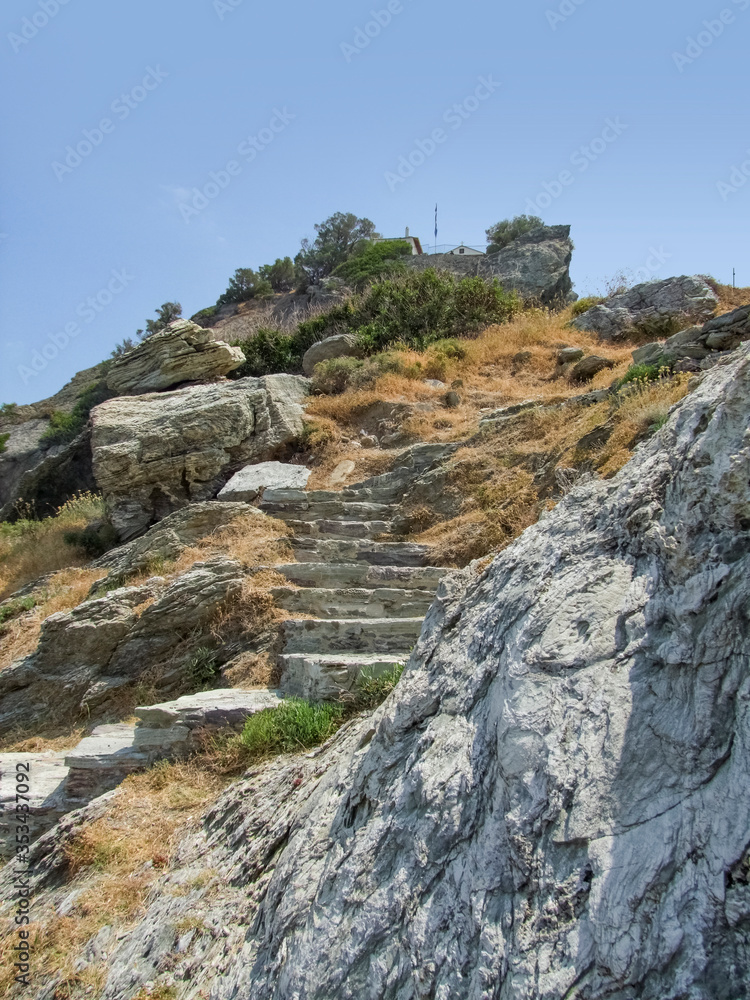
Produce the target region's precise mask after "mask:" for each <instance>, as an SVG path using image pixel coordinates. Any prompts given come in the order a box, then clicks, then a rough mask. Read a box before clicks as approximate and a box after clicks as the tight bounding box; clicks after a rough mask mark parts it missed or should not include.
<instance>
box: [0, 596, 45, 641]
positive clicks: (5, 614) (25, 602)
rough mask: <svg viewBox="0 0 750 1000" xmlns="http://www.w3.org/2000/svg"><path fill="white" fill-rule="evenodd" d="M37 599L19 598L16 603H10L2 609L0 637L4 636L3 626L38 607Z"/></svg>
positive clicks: (0, 611) (0, 613)
mask: <svg viewBox="0 0 750 1000" xmlns="http://www.w3.org/2000/svg"><path fill="white" fill-rule="evenodd" d="M36 602H37V599H36V597H32V596H29V597H18V598H16V599H15V600H14V601H8V603H7V604H4V605H3V606H2V607H0V635H2V634H3V631H4V629H3V626H4V625H5V623H6V622H9V621H11V620H12V619H13V618H18V616H19V615H22V614H23V613H24V612H25V611H31V610H32V609H33V608H35V607H36Z"/></svg>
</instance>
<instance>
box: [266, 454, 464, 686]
mask: <svg viewBox="0 0 750 1000" xmlns="http://www.w3.org/2000/svg"><path fill="white" fill-rule="evenodd" d="M426 458H427V459H428V461H427V462H426V463H425V464H430V462H431V461H434V459H433V457H432V453H430V452H428V453H427V455H426ZM414 474H415V473H414V471H413V470H412V469H409V470H407V472H406V475H405V474H404V470H397V471H396V472H395V473H388V474H386V475H384V476H378V477H375V478H374V479H371V480H368V481H367V482H365V483H361V484H359V485H357V486H353V487H351V488H349V489H346V490H343V491H342V492H332V491H326V490H309V491H305V490H289V489H285V490H266V491H265V493H264V494H263V497H262V500H261V502H260V504H259V506H260V509H261V510H262V511H264V512H265V513H267V514H269V515H270V516H272V517H275V518H278V519H280V520H282V521H284V522H285V523H286V524H287V525H288V526H289V528H290V529H292V530H293V532H294V537H293V538H291V539H290V541H291V545H292V548H293V550H294V555H295V557H296V559H297V562H295V563H289V564H288V565H282V566H276V567H274V568H275V569H276V570H277V572H279V573H280V574H281V575H282V576H285V577H286V578H287V580H288V581H289V583H290V586H289V587H276V588H274V589H273V591H272V594H273V597H274V599H275V602H276V605H277V607H279V608H281V609H282V610H284V611H286V612H288V613H289V615H290V617H289V618H288V619H287V620H286V621H285V622H284V625H283V638H284V646H283V650H282V653H281V655H280V657H279V667H280V673H281V682H280V690H281V692H282V693H283V694H285V695H296V696H298V697H304V698H309V699H311V700H313V701H323V700H327V699H335V698H338V697H340V696H341V695H342V693H345V692H351V691H352V690H353V689H354V688H355V687H356V684H357V680H358V678H359V676H360V674H361V673H362V671H363V670H368V671H369V672H371V673H373V674H375V675H376V674H377V673H378V672H382V671H385V670H388V669H390V668H392V667H393V666H394V665H395V664H403V663H405V662H406V661H407V660H408V658H409V655H410V653H411V650H412V648H413V647H414V645H415V643H416V641H417V639H418V638H419V633H420V631H421V629H422V622H423V620H424V617H425V615H426V613H427V610H428V609H429V607H430V605H431V604H432V602H433V600H434V597H435V592H436V590H437V587H438V584H439V582H440V580H441V578H442V577H443V576H444V575H445V574H446V573H447V572H448V570H447V569H446V568H444V567H439V566H432V565H431V564H430V552H431V550H430V548H429V546H426V545H416V544H414V543H412V542H399V541H381V540H380V539H381V537H382V536H383V535H388V534H389V533H390V532H391V531H392V530H393V521H394V518H395V516H396V512H397V504H398V500H399V499H400V498H401V497H402V496H403V491H404V488H405V485H406V481H407V476H408V477H413V476H414ZM296 615H299V616H300V617H299V618H297V617H295V616H296Z"/></svg>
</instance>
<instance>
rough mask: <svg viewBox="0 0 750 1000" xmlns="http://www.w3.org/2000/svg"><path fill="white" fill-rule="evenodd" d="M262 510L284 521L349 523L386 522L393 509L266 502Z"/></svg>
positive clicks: (376, 505) (374, 505)
mask: <svg viewBox="0 0 750 1000" xmlns="http://www.w3.org/2000/svg"><path fill="white" fill-rule="evenodd" d="M260 509H261V510H262V511H263V513H264V514H268V515H269V517H278V518H281V520H282V521H287V520H290V519H293V520H295V521H318V520H333V519H339V518H342V519H345V520H349V521H377V520H381V521H382V520H386V517H385V516H384V515H387V514H388V513H389V512H390V511H391V510H392V507H391V505H390V504H384V503H349V502H347V501H343V500H339V501H336V502H327V503H311V502H310V501H306V502H299V503H267V502H266V501H264V502H263V503H262V504H261V505H260Z"/></svg>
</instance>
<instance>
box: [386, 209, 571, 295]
mask: <svg viewBox="0 0 750 1000" xmlns="http://www.w3.org/2000/svg"><path fill="white" fill-rule="evenodd" d="M572 257H573V243H572V241H571V239H570V226H539V227H537V228H536V229H534V230H531V231H530V232H528V233H524V235H523V236H519V237H518V239H515V240H513V242H512V243H509V244H508V246H507V247H503V249H502V250H500V251H499V252H498V253H496V254H492V255H491V256H485V255H482V256H471V257H460V256H459V255H458V254H422V255H421V256H416V257H407V258H405V263H406V265H407V266H408V267H413V268H417V269H420V270H425V269H427V268H439V269H442V270H446V271H451V272H452V273H454V274H456V275H458V276H460V277H467V276H475V275H478V276H479V277H482V278H485V279H486V280H492V279H494V278H497V280H498V281H499V282H500V284H501V285H502V286H503V288H505V289H507V290H511V291H516V292H518V294H519V295H520V296H521V298H523V299H526V300H528V301H533V302H539V303H541V304H543V305H553V304H560V303H564V302H565V300H566V298H567V296H568V294H569V292H570V291H571V288H572V282H571V280H570V262H571V260H572Z"/></svg>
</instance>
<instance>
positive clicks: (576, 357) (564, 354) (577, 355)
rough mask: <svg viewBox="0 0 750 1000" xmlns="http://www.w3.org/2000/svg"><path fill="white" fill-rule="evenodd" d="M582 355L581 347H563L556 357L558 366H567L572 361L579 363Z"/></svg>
mask: <svg viewBox="0 0 750 1000" xmlns="http://www.w3.org/2000/svg"><path fill="white" fill-rule="evenodd" d="M583 355H584V351H583V349H582V348H581V347H563V349H562V350H561V351H559V352H558V355H557V363H558V365H568V364H570V363H571V362H572V361H580V360H581V358H582V357H583Z"/></svg>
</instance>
